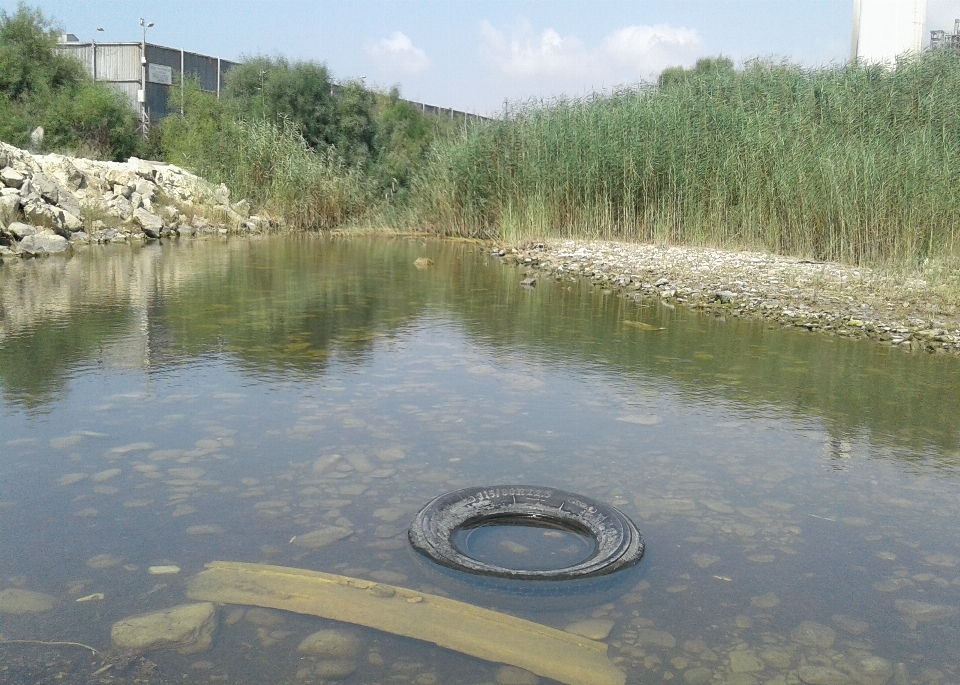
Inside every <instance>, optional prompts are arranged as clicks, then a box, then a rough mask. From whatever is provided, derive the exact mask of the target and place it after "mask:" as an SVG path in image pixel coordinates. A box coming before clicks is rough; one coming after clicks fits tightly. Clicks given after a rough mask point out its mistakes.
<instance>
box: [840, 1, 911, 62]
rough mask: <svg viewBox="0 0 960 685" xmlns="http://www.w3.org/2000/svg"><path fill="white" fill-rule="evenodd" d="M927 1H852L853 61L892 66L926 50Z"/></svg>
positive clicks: (851, 54)
mask: <svg viewBox="0 0 960 685" xmlns="http://www.w3.org/2000/svg"><path fill="white" fill-rule="evenodd" d="M926 26H927V0H853V39H852V40H851V44H850V59H851V60H860V61H862V62H868V63H874V64H876V63H885V64H891V65H892V64H893V63H894V60H895V59H896V58H897V57H898V56H899V55H903V54H907V53H918V52H920V51H921V50H923V39H924V35H925V31H926Z"/></svg>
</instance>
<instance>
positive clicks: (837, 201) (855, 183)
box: [0, 5, 960, 269]
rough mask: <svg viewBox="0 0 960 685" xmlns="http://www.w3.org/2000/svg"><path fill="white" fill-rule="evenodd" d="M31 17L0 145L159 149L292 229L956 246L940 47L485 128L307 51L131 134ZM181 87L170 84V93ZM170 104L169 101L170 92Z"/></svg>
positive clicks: (706, 76)
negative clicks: (375, 86) (419, 104)
mask: <svg viewBox="0 0 960 685" xmlns="http://www.w3.org/2000/svg"><path fill="white" fill-rule="evenodd" d="M53 35H54V34H53V33H52V31H51V29H50V23H49V21H48V20H46V19H45V18H44V17H43V16H42V15H41V14H40V12H39V11H35V10H31V9H28V8H27V7H26V6H24V5H21V6H20V7H19V9H18V10H17V12H16V13H15V14H13V15H7V14H0V138H2V139H4V140H6V141H9V142H12V143H14V144H19V145H26V144H27V141H28V138H29V133H30V131H31V130H32V129H33V127H34V126H36V125H38V124H39V125H43V126H44V128H45V129H46V138H45V143H44V147H45V148H46V149H55V150H61V151H78V152H92V153H94V154H97V155H101V156H107V157H114V158H119V157H123V156H125V155H128V154H130V153H131V152H134V151H137V152H139V154H143V155H148V154H150V153H151V152H152V153H153V154H154V155H155V156H160V157H162V158H163V159H164V160H165V161H169V162H173V163H176V164H179V165H181V166H183V167H185V168H187V169H189V170H191V171H194V172H196V173H199V174H201V175H203V176H205V177H207V178H208V179H209V180H211V181H214V182H224V183H226V184H227V185H228V186H230V187H231V189H232V190H233V191H234V196H235V197H247V198H249V199H250V200H251V201H252V202H253V203H254V204H255V205H257V208H258V210H261V211H265V212H268V213H270V214H272V215H273V216H274V217H275V218H278V219H280V220H281V221H282V222H283V223H285V224H286V225H288V226H290V227H292V228H301V229H317V228H320V229H323V228H330V227H333V226H339V225H343V224H345V223H351V222H352V223H353V224H354V225H356V224H357V223H358V222H362V223H364V224H367V225H370V224H373V225H380V226H387V225H389V226H397V225H402V226H406V227H409V228H416V229H424V228H429V229H431V230H434V231H436V232H439V233H443V234H457V235H466V236H483V237H496V238H504V239H507V240H517V239H521V238H533V237H538V238H545V237H551V236H574V237H600V238H617V239H627V240H640V241H656V242H664V243H668V242H669V243H685V244H710V245H715V246H721V247H729V248H754V249H762V250H769V251H773V252H779V253H785V254H795V255H803V256H809V257H812V258H817V259H834V260H840V261H845V262H850V263H873V264H877V263H897V264H907V265H912V266H913V267H916V266H917V265H927V266H929V265H931V264H932V265H941V266H942V265H946V266H945V267H944V268H948V269H955V266H954V265H955V263H956V261H957V258H958V256H960V228H958V222H957V220H956V217H957V216H960V58H958V55H957V54H956V53H955V52H953V51H937V52H933V53H928V54H926V55H924V56H922V57H919V58H915V59H910V60H903V61H901V62H900V63H899V64H898V65H897V67H896V68H895V69H892V70H888V69H884V68H881V67H878V66H864V65H860V64H849V65H845V66H829V67H823V68H817V69H804V68H801V67H799V66H797V65H792V64H788V63H784V62H770V61H763V60H756V61H753V62H750V63H748V64H746V65H745V66H744V67H742V68H739V69H738V68H734V65H733V64H732V62H730V61H729V60H727V59H724V58H715V59H704V60H701V61H700V62H698V63H697V65H696V66H695V67H694V68H692V69H682V68H672V69H668V70H666V71H665V72H663V74H662V75H661V77H660V79H659V81H658V83H657V84H646V85H638V86H635V87H629V88H624V89H621V90H619V91H616V92H614V93H612V94H609V95H595V96H592V97H589V98H584V99H559V100H556V101H554V102H550V103H547V104H530V105H522V104H521V105H519V106H516V107H514V108H513V109H512V110H508V111H507V113H506V115H505V116H504V117H503V118H501V119H498V120H496V121H493V122H489V123H487V124H483V125H471V126H456V125H452V124H451V122H447V121H442V120H438V119H436V118H431V117H427V116H424V115H423V114H421V113H420V112H419V111H418V110H417V109H416V108H414V107H412V106H411V105H410V104H409V103H406V102H404V101H403V100H401V99H400V97H399V92H398V91H397V90H396V89H394V90H393V91H392V92H390V93H380V92H375V91H372V90H370V89H367V88H365V87H364V85H363V84H362V83H361V82H347V83H338V82H336V81H335V80H334V79H333V78H332V76H331V74H330V73H329V71H328V69H327V68H326V67H325V66H324V65H322V64H316V63H312V62H296V63H291V62H288V61H287V60H285V59H283V58H268V57H253V58H250V59H247V60H246V61H245V62H244V63H243V64H242V65H241V66H240V67H239V68H236V69H234V70H233V71H231V72H230V74H229V75H228V77H227V79H226V83H225V87H224V91H223V94H222V97H221V99H219V100H218V99H217V98H215V97H214V96H212V95H210V94H206V93H203V92H201V91H200V89H199V87H198V85H197V84H195V83H187V84H185V88H184V89H182V91H181V89H179V88H172V89H171V91H170V92H171V97H172V98H173V99H174V100H175V102H172V103H171V109H178V108H180V106H181V105H182V109H183V116H182V117H178V116H171V117H168V118H167V119H166V120H164V122H163V123H162V124H161V125H160V126H158V127H156V129H155V131H154V135H153V138H152V139H151V140H150V141H146V142H144V141H141V142H139V143H138V142H137V139H136V135H135V117H134V115H133V113H132V112H130V111H129V109H128V108H126V107H125V105H124V103H123V102H122V101H121V99H120V98H119V96H117V95H115V94H114V93H113V91H110V90H109V89H108V88H107V87H106V86H103V85H102V84H96V83H92V82H91V81H89V80H88V79H86V77H84V75H83V73H82V69H81V68H80V66H79V65H78V64H76V63H74V62H72V61H70V60H69V59H66V58H63V57H59V56H57V55H56V54H55V53H54V52H53V51H52V50H51V48H52V44H53V40H54V38H53ZM181 93H182V94H181ZM181 98H182V102H179V101H178V100H179V99H181Z"/></svg>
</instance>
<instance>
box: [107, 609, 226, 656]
mask: <svg viewBox="0 0 960 685" xmlns="http://www.w3.org/2000/svg"><path fill="white" fill-rule="evenodd" d="M216 632H217V610H216V607H214V605H213V603H212V602H201V603H198V604H180V605H179V606H175V607H172V608H170V609H164V610H163V611H154V612H152V613H149V614H141V615H139V616H131V617H129V618H125V619H123V620H121V621H117V622H116V623H114V624H113V628H112V629H111V630H110V640H111V641H112V642H113V646H114V647H116V648H117V649H125V650H130V651H133V652H146V651H150V650H152V649H174V650H176V651H177V652H179V653H180V654H198V653H200V652H203V651H205V650H207V649H209V648H210V646H211V645H212V644H213V636H214V634H215V633H216Z"/></svg>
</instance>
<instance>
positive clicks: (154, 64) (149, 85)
mask: <svg viewBox="0 0 960 685" xmlns="http://www.w3.org/2000/svg"><path fill="white" fill-rule="evenodd" d="M57 49H58V50H60V51H61V52H62V53H65V54H69V55H71V56H73V57H75V58H76V59H78V60H80V62H81V63H82V64H83V66H84V67H85V68H86V70H87V72H88V73H89V74H90V75H91V76H92V77H93V79H94V80H96V81H104V82H106V83H109V84H110V85H112V86H113V87H114V88H116V89H117V90H119V91H120V92H121V93H123V94H124V95H125V96H126V97H127V100H128V101H129V102H130V106H131V107H132V108H133V109H135V110H137V111H141V103H142V104H143V110H142V113H143V115H144V124H145V127H146V128H149V125H150V123H151V122H157V121H160V120H161V119H163V118H164V117H165V116H167V114H170V113H172V112H169V111H168V109H167V95H168V92H169V90H170V89H171V88H173V87H175V84H178V83H180V78H179V77H180V75H182V74H183V75H186V77H187V78H188V79H189V78H196V79H198V80H199V82H200V88H201V89H202V90H204V91H206V92H208V93H214V94H216V95H217V96H219V95H220V89H221V87H222V85H223V79H224V76H225V75H226V73H227V72H228V71H230V69H232V68H233V67H235V66H237V64H238V63H237V62H230V61H228V60H225V59H220V58H219V57H210V56H208V55H200V54H197V53H195V52H187V51H186V50H178V49H175V48H167V47H163V46H162V45H154V44H152V43H95V42H89V43H82V42H80V41H79V40H77V37H76V36H75V35H73V34H72V33H68V34H64V35H63V36H61V39H60V41H59V42H58V43H57ZM144 65H145V66H146V68H145V69H144V68H143V67H144ZM141 98H142V100H141Z"/></svg>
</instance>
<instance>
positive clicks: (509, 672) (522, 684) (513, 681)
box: [496, 666, 540, 685]
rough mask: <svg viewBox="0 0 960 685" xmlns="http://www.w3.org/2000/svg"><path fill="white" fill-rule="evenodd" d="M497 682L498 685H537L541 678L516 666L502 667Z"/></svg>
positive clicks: (498, 672)
mask: <svg viewBox="0 0 960 685" xmlns="http://www.w3.org/2000/svg"><path fill="white" fill-rule="evenodd" d="M496 681H497V685H537V683H539V682H540V678H538V677H537V676H536V675H535V674H533V673H531V672H530V671H527V670H525V669H522V668H517V667H516V666H501V667H500V668H499V669H498V670H497V676H496Z"/></svg>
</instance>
